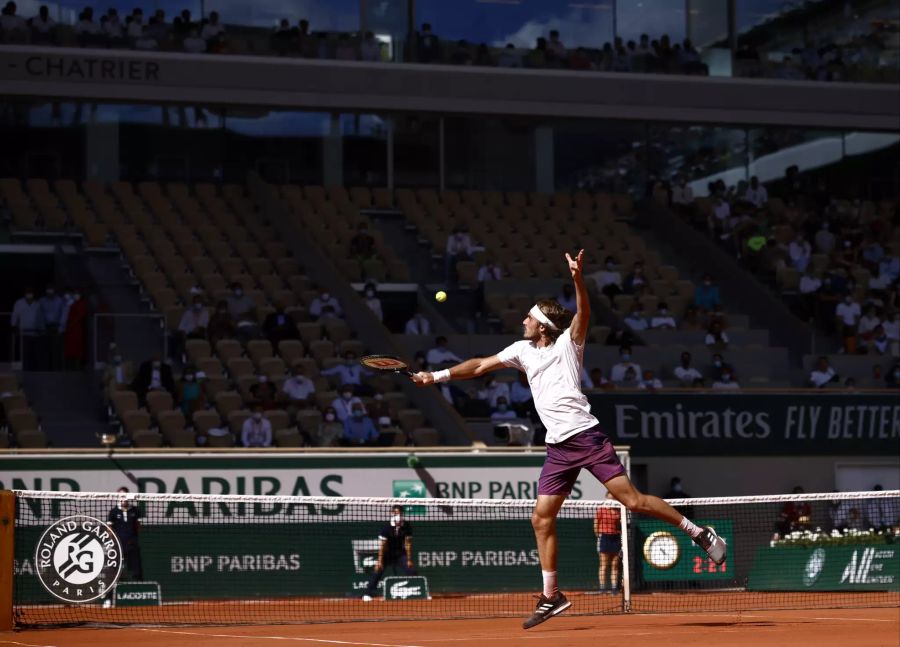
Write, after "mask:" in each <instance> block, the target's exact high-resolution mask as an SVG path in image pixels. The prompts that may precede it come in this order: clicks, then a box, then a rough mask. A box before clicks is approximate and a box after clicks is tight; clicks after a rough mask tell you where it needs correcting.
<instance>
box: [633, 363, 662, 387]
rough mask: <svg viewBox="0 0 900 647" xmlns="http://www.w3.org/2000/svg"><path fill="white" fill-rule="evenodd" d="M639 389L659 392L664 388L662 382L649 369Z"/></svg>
mask: <svg viewBox="0 0 900 647" xmlns="http://www.w3.org/2000/svg"><path fill="white" fill-rule="evenodd" d="M638 388H639V389H641V390H645V391H659V390H660V389H661V388H663V383H662V380H660V379H659V378H658V377H656V376H655V375H654V374H653V371H651V370H650V369H649V368H648V369H645V370H644V373H643V375H642V376H641V380H640V384H638Z"/></svg>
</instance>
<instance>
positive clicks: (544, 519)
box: [531, 494, 566, 595]
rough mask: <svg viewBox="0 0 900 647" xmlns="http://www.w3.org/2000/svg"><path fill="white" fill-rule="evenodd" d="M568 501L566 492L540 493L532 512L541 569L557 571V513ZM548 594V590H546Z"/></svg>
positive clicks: (532, 524)
mask: <svg viewBox="0 0 900 647" xmlns="http://www.w3.org/2000/svg"><path fill="white" fill-rule="evenodd" d="M565 501H566V495H565V494H539V495H538V498H537V503H535V505H534V511H533V512H532V513H531V527H532V528H534V537H535V539H536V540H537V547H538V555H540V558H541V570H542V571H545V572H553V573H555V572H556V559H557V553H556V550H557V543H556V515H557V514H559V509H560V508H561V507H562V504H563V503H565ZM544 594H545V595H546V594H547V591H546V590H545V591H544Z"/></svg>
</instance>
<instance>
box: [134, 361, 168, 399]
mask: <svg viewBox="0 0 900 647" xmlns="http://www.w3.org/2000/svg"><path fill="white" fill-rule="evenodd" d="M131 390H132V391H134V392H135V394H137V397H138V402H139V403H140V404H141V406H144V405H145V404H146V402H147V393H149V392H150V391H168V392H169V393H171V394H172V397H175V380H174V378H173V377H172V369H171V367H169V365H168V364H164V363H163V362H162V359H161V358H160V357H159V355H156V356H155V357H153V359H149V360H147V361H146V362H144V363H143V364H141V365H140V367H139V368H138V374H137V377H136V378H134V382H133V383H132V384H131Z"/></svg>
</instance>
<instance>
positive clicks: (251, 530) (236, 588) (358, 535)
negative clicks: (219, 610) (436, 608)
mask: <svg viewBox="0 0 900 647" xmlns="http://www.w3.org/2000/svg"><path fill="white" fill-rule="evenodd" d="M385 521H386V520H385ZM383 523H384V522H377V521H375V522H372V521H367V522H360V521H353V522H337V523H325V522H316V523H294V524H265V523H232V524H208V523H205V524H194V525H191V524H181V525H145V526H143V527H142V529H141V538H140V549H141V559H142V564H143V572H144V577H145V578H146V579H147V580H151V581H153V582H158V583H159V585H160V588H161V595H162V597H163V598H164V599H165V600H166V601H167V602H172V601H179V600H198V599H222V598H228V597H233V598H253V597H269V596H275V597H281V596H286V597H291V596H306V595H313V596H319V595H324V596H329V597H333V596H349V595H362V593H363V592H364V590H365V588H366V583H367V582H368V580H369V578H370V576H371V572H372V569H373V568H374V566H375V562H376V560H377V555H378V544H379V540H378V534H379V532H380V531H381V527H382V525H383ZM558 523H559V531H560V538H561V539H560V551H561V555H563V556H564V559H563V560H561V563H560V565H559V571H560V577H561V579H563V580H564V581H565V582H566V586H567V587H570V588H571V589H573V590H576V589H593V588H596V577H597V553H596V539H595V537H594V534H593V530H592V525H591V520H589V519H578V520H574V519H561V520H559V522H558ZM411 525H412V528H413V554H414V557H415V561H416V567H417V571H418V573H417V574H418V575H421V576H424V577H427V578H428V588H429V591H430V593H431V594H432V595H433V594H435V593H438V594H440V593H455V592H504V591H531V590H538V589H539V588H540V584H541V575H540V565H539V559H538V552H537V548H536V547H535V540H534V531H533V530H532V527H531V523H530V520H528V519H522V520H508V521H507V520H502V521H501V520H478V519H471V520H469V519H457V520H446V521H440V520H435V521H417V520H413V521H411ZM41 532H42V528H40V527H33V528H21V529H19V531H18V533H19V534H18V535H17V543H16V564H15V569H16V587H17V593H16V595H17V599H18V600H21V601H22V602H23V603H32V602H52V601H53V599H52V598H50V597H49V594H48V593H47V592H46V591H45V590H44V588H43V587H42V586H41V585H40V583H39V581H38V579H37V577H36V575H35V570H34V562H33V559H34V549H35V545H36V542H37V540H38V537H39V536H40V533H41ZM404 575H406V573H403V572H394V570H393V569H392V568H391V566H390V565H387V567H386V569H385V576H386V577H390V576H404Z"/></svg>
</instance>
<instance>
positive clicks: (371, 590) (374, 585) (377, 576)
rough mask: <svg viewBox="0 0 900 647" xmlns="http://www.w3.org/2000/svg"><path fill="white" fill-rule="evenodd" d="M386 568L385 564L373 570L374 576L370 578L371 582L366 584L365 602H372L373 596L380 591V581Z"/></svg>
mask: <svg viewBox="0 0 900 647" xmlns="http://www.w3.org/2000/svg"><path fill="white" fill-rule="evenodd" d="M384 569H385V566H382V567H381V568H378V567H377V566H376V567H375V570H374V571H372V577H370V578H369V583H368V584H367V585H366V592H365V593H364V594H363V596H362V599H363V602H371V601H372V598H373V597H375V594H376V593H378V583H379V582H380V581H381V578H382V577H384Z"/></svg>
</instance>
